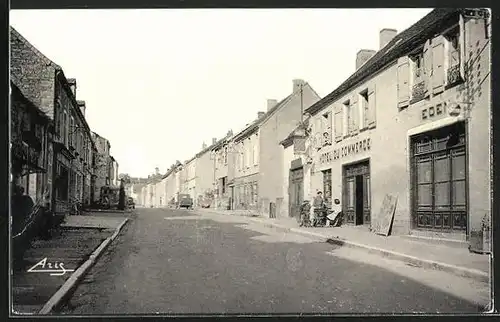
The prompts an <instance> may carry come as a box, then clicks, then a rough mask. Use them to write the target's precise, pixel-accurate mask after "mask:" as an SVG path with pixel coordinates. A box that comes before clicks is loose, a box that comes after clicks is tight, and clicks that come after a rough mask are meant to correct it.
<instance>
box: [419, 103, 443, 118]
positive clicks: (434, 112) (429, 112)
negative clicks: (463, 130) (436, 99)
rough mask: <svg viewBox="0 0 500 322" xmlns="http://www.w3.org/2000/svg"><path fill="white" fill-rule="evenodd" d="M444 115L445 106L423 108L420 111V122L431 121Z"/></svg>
mask: <svg viewBox="0 0 500 322" xmlns="http://www.w3.org/2000/svg"><path fill="white" fill-rule="evenodd" d="M444 113H445V105H444V104H437V105H436V106H429V107H424V108H423V109H422V120H427V119H433V118H436V117H438V116H442V115H444Z"/></svg>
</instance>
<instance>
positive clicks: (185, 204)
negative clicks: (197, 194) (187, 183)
mask: <svg viewBox="0 0 500 322" xmlns="http://www.w3.org/2000/svg"><path fill="white" fill-rule="evenodd" d="M177 208H186V209H193V199H192V198H191V196H190V195H188V194H182V195H179V201H178V203H177Z"/></svg>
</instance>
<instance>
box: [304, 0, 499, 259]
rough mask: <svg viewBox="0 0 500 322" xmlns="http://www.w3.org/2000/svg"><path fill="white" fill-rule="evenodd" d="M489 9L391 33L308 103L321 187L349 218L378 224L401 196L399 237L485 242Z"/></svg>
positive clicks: (315, 178) (449, 12)
mask: <svg viewBox="0 0 500 322" xmlns="http://www.w3.org/2000/svg"><path fill="white" fill-rule="evenodd" d="M481 13H484V11H464V10H460V9H435V10H433V11H432V12H431V13H429V14H428V15H427V16H425V17H424V18H422V19H421V20H420V21H418V22H417V23H416V24H415V25H413V26H411V27H410V28H408V29H407V30H405V31H403V32H402V33H400V34H397V35H396V34H394V33H393V35H392V37H391V36H389V37H386V36H387V34H386V31H387V30H383V31H382V32H381V48H380V49H379V50H378V52H376V53H375V54H374V55H373V56H371V57H370V58H369V59H367V60H365V62H364V63H363V64H360V65H361V66H359V68H358V69H357V71H356V72H355V73H354V74H353V75H352V76H351V77H350V78H349V79H347V80H346V81H345V82H344V83H343V84H342V85H340V87H338V88H337V89H336V90H334V91H333V92H332V93H330V94H329V95H327V96H326V97H325V98H324V99H322V100H320V101H319V102H318V103H316V104H314V105H313V106H311V107H310V108H309V109H308V110H306V112H308V113H310V114H311V115H312V118H311V123H312V125H311V131H312V136H313V141H314V142H313V144H314V148H313V149H312V153H311V157H312V158H313V163H314V167H313V170H312V173H311V187H312V188H311V192H312V194H315V193H316V191H323V192H324V195H325V198H326V199H327V200H329V201H330V200H331V199H332V198H339V199H341V200H342V206H343V211H344V213H345V215H346V221H347V223H351V224H355V225H367V226H369V227H371V228H376V227H377V225H379V224H380V222H381V221H382V220H383V218H378V212H379V210H380V209H381V207H382V203H383V200H384V198H385V196H386V195H392V196H394V197H397V206H396V210H395V215H394V222H393V225H392V233H393V234H409V233H410V234H418V235H420V234H423V235H425V236H430V237H441V238H443V237H444V238H453V239H460V240H469V244H470V247H471V249H476V250H481V249H482V248H483V244H482V243H480V242H478V240H480V238H479V237H478V236H480V235H481V233H480V232H481V230H482V228H481V227H482V223H484V222H485V221H487V222H489V221H490V218H491V203H490V198H491V187H490V185H489V184H485V183H489V182H490V180H491V170H490V162H491V160H490V147H491V142H490V126H491V123H490V112H491V107H490V106H491V101H490V62H491V59H490V46H491V45H490V34H489V29H490V28H489V26H488V24H489V19H485V18H483V17H484V16H483V15H481ZM387 38H389V39H390V41H388V42H387V43H383V42H382V40H383V39H384V40H386V39H387ZM358 58H359V56H358ZM325 129H326V130H325ZM325 133H326V134H325ZM323 137H327V138H331V139H327V140H326V142H325V140H322V139H320V138H323ZM311 197H312V196H311Z"/></svg>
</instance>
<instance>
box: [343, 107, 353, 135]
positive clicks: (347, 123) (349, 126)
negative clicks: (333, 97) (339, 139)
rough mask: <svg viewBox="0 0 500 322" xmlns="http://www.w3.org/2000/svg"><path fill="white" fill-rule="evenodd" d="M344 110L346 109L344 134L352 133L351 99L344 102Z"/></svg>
mask: <svg viewBox="0 0 500 322" xmlns="http://www.w3.org/2000/svg"><path fill="white" fill-rule="evenodd" d="M344 111H345V116H346V117H345V124H344V129H345V130H344V136H345V135H349V134H351V131H352V120H351V118H352V108H351V102H350V101H349V100H347V101H345V102H344Z"/></svg>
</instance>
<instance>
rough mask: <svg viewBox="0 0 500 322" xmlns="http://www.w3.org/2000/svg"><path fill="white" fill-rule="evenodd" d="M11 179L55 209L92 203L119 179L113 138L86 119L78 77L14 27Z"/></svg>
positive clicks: (59, 211)
mask: <svg viewBox="0 0 500 322" xmlns="http://www.w3.org/2000/svg"><path fill="white" fill-rule="evenodd" d="M10 61H11V63H10V70H11V73H10V99H11V122H10V129H11V182H12V184H13V185H15V186H18V187H19V186H20V187H22V188H23V190H24V193H25V194H27V195H29V196H31V197H32V198H33V200H34V202H35V204H38V205H41V204H43V205H45V206H47V207H48V209H49V210H50V211H52V212H53V213H56V214H65V213H70V212H72V210H73V209H74V205H75V204H76V203H81V204H82V205H84V206H91V205H93V204H95V203H97V202H98V201H99V199H100V193H101V187H103V186H105V185H118V162H116V160H115V159H114V158H113V157H112V156H111V154H110V149H111V145H110V143H109V141H108V140H107V139H105V138H103V137H102V136H100V135H98V134H97V133H95V132H93V131H92V130H91V129H90V127H89V125H88V123H87V120H86V119H85V111H86V103H85V101H83V100H78V99H77V91H76V90H77V83H76V80H75V79H73V78H66V76H65V74H64V71H63V69H62V68H61V67H60V66H59V65H57V64H56V63H54V62H53V61H51V60H50V59H48V58H47V57H46V56H44V55H43V54H42V53H41V52H40V51H39V50H37V49H36V48H35V47H34V46H33V45H32V44H30V43H29V41H28V40H26V39H25V38H24V37H23V36H22V35H21V34H20V33H19V32H17V31H16V30H15V29H14V28H12V27H11V28H10Z"/></svg>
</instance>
